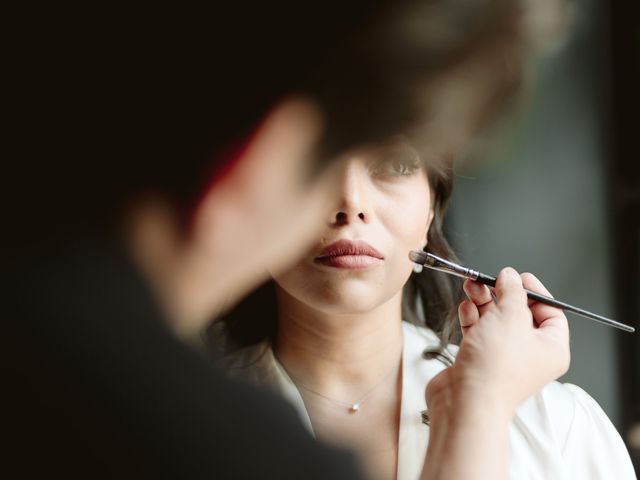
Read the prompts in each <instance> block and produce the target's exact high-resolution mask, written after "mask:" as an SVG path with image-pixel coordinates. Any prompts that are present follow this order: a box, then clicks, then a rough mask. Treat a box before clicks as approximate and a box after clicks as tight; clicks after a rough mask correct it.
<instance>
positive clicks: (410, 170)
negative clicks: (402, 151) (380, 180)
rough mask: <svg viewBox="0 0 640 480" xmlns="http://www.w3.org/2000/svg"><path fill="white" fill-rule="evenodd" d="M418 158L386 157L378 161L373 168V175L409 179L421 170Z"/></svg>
mask: <svg viewBox="0 0 640 480" xmlns="http://www.w3.org/2000/svg"><path fill="white" fill-rule="evenodd" d="M420 167H421V165H420V160H419V159H418V158H417V156H410V157H406V156H386V157H384V158H381V159H379V160H377V161H376V162H375V163H374V164H373V165H372V166H371V170H372V173H373V174H374V175H376V176H382V177H389V176H391V177H408V176H412V175H415V174H416V173H417V172H418V171H419V170H420Z"/></svg>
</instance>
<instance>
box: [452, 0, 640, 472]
mask: <svg viewBox="0 0 640 480" xmlns="http://www.w3.org/2000/svg"><path fill="white" fill-rule="evenodd" d="M573 6H574V8H575V10H574V20H573V25H572V27H571V30H570V31H569V33H568V35H567V37H566V38H565V39H564V41H563V42H562V44H561V45H558V46H557V48H556V52H555V53H554V54H552V55H549V56H546V57H545V58H544V59H542V58H541V59H540V60H538V61H537V63H535V64H534V65H532V71H533V72H535V74H536V76H537V79H536V82H535V85H533V86H532V88H531V90H530V93H529V96H528V97H527V98H525V100H524V103H525V105H524V106H525V108H524V109H522V110H521V112H524V113H520V114H518V115H516V116H513V117H511V118H510V119H509V120H508V121H507V122H505V125H503V126H502V127H501V130H503V132H502V134H503V135H502V136H501V141H500V146H493V147H491V148H488V149H487V150H486V151H485V152H484V153H483V154H482V155H481V156H479V157H480V158H477V159H476V160H477V161H476V162H475V163H473V162H472V163H471V164H472V165H473V168H469V167H466V168H465V169H461V170H460V171H459V172H458V175H457V179H456V187H455V192H454V200H453V205H452V212H451V218H450V219H451V222H450V224H449V230H450V236H451V237H452V241H453V243H454V246H455V248H456V250H457V252H458V253H459V255H460V257H461V258H462V259H463V260H464V261H465V262H466V263H467V264H468V265H469V266H472V267H473V268H477V269H479V270H481V271H485V272H486V273H497V272H498V270H499V269H500V268H502V267H503V266H505V265H512V266H514V267H515V268H517V269H518V270H520V271H531V272H533V273H535V274H536V275H537V276H538V277H539V278H540V279H541V280H542V281H543V283H545V284H546V285H547V287H548V288H549V290H550V291H551V292H552V293H553V294H554V296H556V297H557V298H559V299H561V300H564V301H567V302H569V303H573V304H575V305H578V306H581V307H583V308H586V309H588V310H591V311H593V312H596V313H600V314H602V315H604V316H609V317H612V318H614V319H616V320H619V321H621V322H623V323H627V324H631V325H633V326H635V327H636V329H638V330H640V286H639V282H638V276H639V275H640V176H639V173H638V172H639V171H640V168H639V162H640V158H639V157H640V155H639V154H638V147H639V146H640V143H639V139H640V131H638V114H639V113H640V101H639V98H638V89H639V88H640V75H639V73H638V72H639V66H638V63H639V59H640V29H639V27H638V23H637V16H635V15H633V13H634V12H633V11H632V10H634V8H633V2H620V1H615V2H607V3H604V2H598V1H596V0H578V1H576V2H574V3H573ZM505 135H506V142H505V141H502V140H504V139H505ZM569 321H570V327H571V349H572V365H571V369H570V370H569V372H568V373H567V374H566V375H565V376H564V377H563V378H562V379H561V381H564V382H570V383H575V384H577V385H579V386H581V387H582V388H584V389H585V390H586V391H587V392H589V393H590V394H591V395H592V396H593V397H594V398H595V399H596V400H597V401H598V402H599V403H600V405H601V406H602V408H603V409H604V410H605V412H606V413H607V414H608V415H609V417H610V418H611V419H612V421H613V422H614V423H615V425H616V427H617V428H618V430H619V431H620V433H621V435H622V437H623V438H624V440H625V442H627V446H628V447H629V450H630V452H631V455H632V458H633V459H634V462H635V466H636V471H638V470H639V469H640V438H639V437H640V333H635V334H629V333H625V332H620V331H617V330H615V329H613V328H610V327H606V326H602V325H599V324H596V323H594V322H590V321H588V320H585V319H582V318H580V317H575V316H571V315H569Z"/></svg>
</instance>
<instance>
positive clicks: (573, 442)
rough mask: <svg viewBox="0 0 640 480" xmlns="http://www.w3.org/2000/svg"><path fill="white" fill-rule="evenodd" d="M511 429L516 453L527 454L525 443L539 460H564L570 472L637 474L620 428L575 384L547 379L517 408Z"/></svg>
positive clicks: (561, 462)
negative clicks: (539, 388) (547, 380)
mask: <svg viewBox="0 0 640 480" xmlns="http://www.w3.org/2000/svg"><path fill="white" fill-rule="evenodd" d="M510 435H511V447H512V451H513V452H514V454H515V455H514V456H515V457H520V459H522V458H524V457H527V456H528V454H526V453H525V452H524V449H526V451H527V452H530V451H531V448H532V447H533V448H534V449H535V450H536V451H537V452H538V454H537V458H538V459H540V461H541V462H543V463H545V464H546V465H552V464H556V465H562V468H563V469H565V470H566V471H568V472H570V473H571V476H572V478H635V475H634V473H633V466H632V465H631V460H630V458H629V454H628V452H627V450H626V447H625V445H624V442H623V441H622V438H621V437H620V434H619V433H618V432H617V430H616V429H615V427H614V426H613V424H612V422H611V420H610V419H609V418H608V417H607V415H606V414H605V412H604V411H603V410H602V408H601V407H600V405H598V403H597V402H596V400H595V399H594V398H593V397H591V396H590V395H589V394H588V393H587V392H585V391H584V390H583V389H582V388H580V387H578V386H576V385H573V384H569V383H560V382H551V383H549V384H547V385H546V386H545V387H544V388H543V389H542V390H541V391H540V392H539V393H538V394H536V395H534V396H532V397H530V398H529V399H528V400H526V401H525V402H524V403H523V404H522V405H521V406H520V407H519V408H518V409H517V411H516V415H515V416H514V419H513V421H512V424H511V428H510ZM520 446H521V447H523V448H522V449H521V448H520ZM518 452H520V453H518Z"/></svg>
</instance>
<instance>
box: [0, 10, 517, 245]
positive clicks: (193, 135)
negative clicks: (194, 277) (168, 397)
mask: <svg viewBox="0 0 640 480" xmlns="http://www.w3.org/2000/svg"><path fill="white" fill-rule="evenodd" d="M289 3H290V2H282V3H280V2H267V3H261V2H257V3H256V4H253V5H251V6H250V7H247V6H246V5H244V4H240V3H238V4H236V2H219V3H218V4H216V7H215V9H214V11H213V12H211V13H208V12H207V14H206V15H205V14H203V15H202V16H201V18H198V14H197V12H193V11H189V12H186V15H184V14H182V15H181V12H177V11H174V10H173V9H170V10H166V11H164V10H163V9H162V7H160V6H154V9H152V10H146V9H141V10H139V11H136V10H135V9H134V8H133V7H131V8H128V10H126V11H118V10H112V11H100V12H96V13H95V14H93V15H91V12H86V13H87V17H86V18H85V19H84V21H82V22H73V23H72V24H70V25H67V24H66V23H65V21H64V20H63V18H64V15H60V13H61V12H57V13H58V14H57V15H51V17H50V18H49V17H48V16H47V12H40V16H38V17H33V18H31V17H30V23H29V25H31V28H33V29H35V30H37V33H38V34H37V35H36V34H34V35H30V32H29V30H28V29H27V30H25V31H23V32H21V33H22V36H21V38H25V39H28V38H31V39H32V40H25V41H24V42H23V43H22V45H21V46H22V47H23V48H22V51H21V53H20V55H19V56H17V59H18V62H17V63H18V65H16V68H14V69H12V72H14V74H15V75H16V77H14V79H13V80H14V81H15V84H16V90H15V92H14V93H15V95H14V98H15V99H16V104H15V110H11V109H10V110H9V112H10V113H9V115H10V116H11V117H12V124H13V125H14V126H17V127H18V129H19V132H18V133H17V134H16V135H15V137H14V138H15V139H16V140H17V141H18V142H19V143H20V148H19V149H18V154H17V156H14V157H12V159H11V161H10V162H9V163H10V165H9V169H8V170H9V171H8V172H6V173H7V174H6V176H5V181H6V183H8V185H7V187H8V188H5V189H4V193H5V194H7V195H8V197H9V198H10V199H14V201H13V202H8V204H10V205H11V208H10V209H9V212H8V214H9V215H10V217H9V218H11V220H15V221H16V222H17V223H16V228H15V229H14V231H13V233H14V235H17V236H19V237H20V239H21V240H25V239H30V238H34V237H37V238H42V236H46V235H48V234H49V233H50V232H52V231H58V232H59V231H64V230H65V229H68V228H76V227H77V228H78V229H83V228H86V227H96V226H97V227H101V228H103V227H105V226H107V228H111V227H112V226H113V221H114V220H118V218H119V215H120V213H121V210H122V208H123V206H126V204H127V202H128V201H130V200H131V198H132V197H135V195H138V194H140V193H143V192H147V191H151V192H155V193H161V194H163V195H165V196H167V197H168V198H169V199H170V200H171V201H172V202H173V203H175V204H176V205H177V206H179V207H182V208H183V209H184V210H185V212H188V209H189V207H190V206H191V205H192V204H193V201H194V200H195V197H197V196H198V195H199V192H201V190H202V188H204V186H206V185H207V184H208V183H209V181H210V179H211V177H212V175H214V174H215V173H216V171H219V170H221V169H222V168H224V165H225V162H226V161H228V159H229V158H230V156H229V152H233V151H234V148H237V146H238V145H241V144H242V142H243V141H244V140H245V139H246V138H247V136H248V134H249V133H250V132H251V130H252V129H253V128H255V126H256V125H257V124H258V123H259V121H260V119H261V118H262V117H263V116H264V115H265V114H266V113H268V111H269V110H270V108H271V107H272V106H273V105H274V104H276V103H277V102H278V101H280V100H281V99H283V98H284V97H286V96H288V95H292V94H298V95H303V96H305V97H307V98H309V99H311V100H312V101H314V102H315V103H316V104H317V105H318V106H319V108H320V109H321V111H322V113H323V114H324V119H325V131H324V135H323V138H322V141H321V142H320V144H319V145H318V154H317V158H318V159H319V160H320V161H321V162H325V161H329V160H331V159H332V158H334V157H335V156H336V154H337V153H339V152H343V151H345V150H347V149H349V148H351V147H354V146H361V145H365V144H370V143H376V142H378V141H381V140H384V139H385V138H388V137H389V136H391V135H394V134H396V133H398V132H407V131H409V130H412V129H415V128H417V127H419V126H420V125H424V124H425V123H428V122H429V121H430V120H431V119H430V118H429V115H434V114H435V113H434V111H436V110H437V108H436V107H437V105H436V104H437V100H438V97H439V94H440V93H441V92H440V91H439V84H440V83H441V82H440V83H439V80H440V79H442V77H443V76H446V74H447V73H448V72H449V71H451V70H452V69H456V68H460V67H464V65H465V64H467V63H469V61H470V60H471V61H475V60H477V59H479V58H480V57H484V58H485V60H486V61H485V62H484V63H485V66H487V67H489V68H485V69H483V70H482V71H481V72H480V71H476V72H474V71H473V70H472V69H470V70H469V72H468V73H469V74H470V75H471V76H472V77H474V78H472V82H471V83H473V84H479V83H483V82H484V83H488V84H489V85H488V88H484V89H483V90H482V91H483V93H482V95H480V96H479V97H478V99H479V101H478V108H476V109H475V111H473V112H470V115H469V116H468V117H469V119H470V123H473V124H474V125H475V124H480V123H482V122H483V121H484V120H485V119H486V117H487V116H488V115H489V114H490V113H491V112H492V111H493V110H495V109H496V108H499V107H500V106H501V105H502V104H503V102H502V101H501V99H503V98H506V97H508V96H509V93H510V92H511V91H513V90H514V86H515V85H517V83H518V80H519V76H520V75H519V72H520V70H521V63H522V62H521V61H522V53H523V51H524V49H523V45H524V43H525V42H524V39H523V38H522V35H521V34H520V32H519V31H518V22H519V20H518V17H519V13H520V2H519V1H516V0H478V1H475V2H466V1H459V0H431V1H422V0H393V1H383V0H378V1H372V0H366V1H365V0H353V1H349V2H342V1H341V2H336V1H332V0H328V1H326V2H322V4H321V5H320V4H319V5H318V6H316V7H313V6H309V5H306V4H305V5H302V4H301V5H299V6H295V7H293V8H292V7H291V5H290V4H289ZM38 18H42V22H39V21H38ZM68 18H71V16H69V17H68ZM196 19H197V20H198V21H196ZM47 32H49V33H50V34H47ZM45 39H46V40H45ZM15 199H19V201H18V202H15ZM16 203H17V205H16ZM5 218H6V217H5Z"/></svg>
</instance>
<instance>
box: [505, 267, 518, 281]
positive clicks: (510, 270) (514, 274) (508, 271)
mask: <svg viewBox="0 0 640 480" xmlns="http://www.w3.org/2000/svg"><path fill="white" fill-rule="evenodd" d="M504 273H505V275H507V276H508V277H510V278H513V279H517V278H519V277H520V275H518V272H516V271H515V270H514V269H513V268H511V267H506V268H505V269H504Z"/></svg>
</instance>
